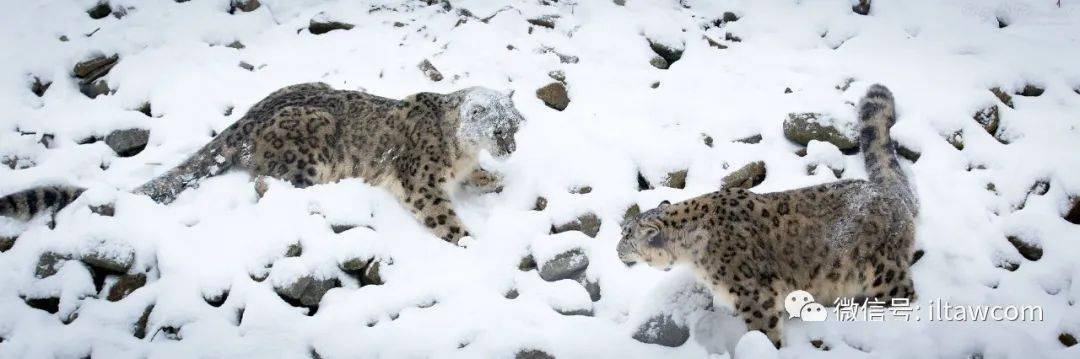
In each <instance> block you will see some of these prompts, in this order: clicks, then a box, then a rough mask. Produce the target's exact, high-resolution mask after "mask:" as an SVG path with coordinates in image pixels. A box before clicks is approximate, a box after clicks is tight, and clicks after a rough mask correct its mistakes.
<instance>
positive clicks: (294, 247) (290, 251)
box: [285, 242, 304, 258]
mask: <svg viewBox="0 0 1080 359" xmlns="http://www.w3.org/2000/svg"><path fill="white" fill-rule="evenodd" d="M301 254H304V246H302V245H300V242H296V243H293V244H290V245H289V247H288V248H286V249H285V257H286V258H290V257H299V256H300V255H301Z"/></svg>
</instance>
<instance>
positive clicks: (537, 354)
mask: <svg viewBox="0 0 1080 359" xmlns="http://www.w3.org/2000/svg"><path fill="white" fill-rule="evenodd" d="M619 1H620V0H616V1H615V2H616V3H618V2H619ZM514 359H555V357H554V356H552V355H551V354H548V353H546V352H544V351H543V350H539V349H521V350H518V352H517V353H516V354H514Z"/></svg>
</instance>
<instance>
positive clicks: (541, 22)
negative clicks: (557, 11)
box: [526, 15, 559, 29]
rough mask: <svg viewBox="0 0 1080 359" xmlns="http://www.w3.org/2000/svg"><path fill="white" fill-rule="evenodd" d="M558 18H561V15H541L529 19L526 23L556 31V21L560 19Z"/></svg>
mask: <svg viewBox="0 0 1080 359" xmlns="http://www.w3.org/2000/svg"><path fill="white" fill-rule="evenodd" d="M558 18H559V15H541V16H539V17H535V18H532V19H528V20H526V21H528V22H529V23H530V24H533V25H536V26H540V27H546V28H549V29H554V28H555V20H556V19H558Z"/></svg>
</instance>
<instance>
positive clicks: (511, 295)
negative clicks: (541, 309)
mask: <svg viewBox="0 0 1080 359" xmlns="http://www.w3.org/2000/svg"><path fill="white" fill-rule="evenodd" d="M519 295H521V293H518V290H517V288H511V289H510V290H509V291H507V292H506V294H504V295H503V297H505V298H506V299H517V297H518V296H519Z"/></svg>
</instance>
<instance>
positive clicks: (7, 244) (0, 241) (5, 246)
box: [0, 236, 19, 253]
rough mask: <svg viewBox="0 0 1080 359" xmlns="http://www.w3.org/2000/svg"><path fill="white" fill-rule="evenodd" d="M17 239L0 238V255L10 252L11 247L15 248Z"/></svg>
mask: <svg viewBox="0 0 1080 359" xmlns="http://www.w3.org/2000/svg"><path fill="white" fill-rule="evenodd" d="M18 238H19V237H14V236H12V237H8V236H0V253H4V252H7V251H8V250H11V247H14V246H15V240H16V239H18Z"/></svg>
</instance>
